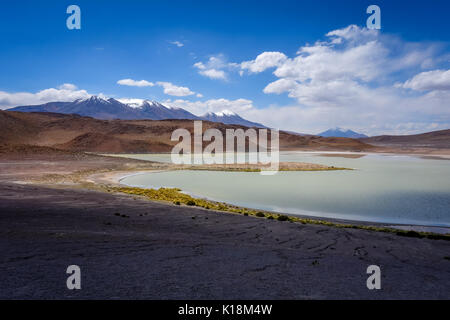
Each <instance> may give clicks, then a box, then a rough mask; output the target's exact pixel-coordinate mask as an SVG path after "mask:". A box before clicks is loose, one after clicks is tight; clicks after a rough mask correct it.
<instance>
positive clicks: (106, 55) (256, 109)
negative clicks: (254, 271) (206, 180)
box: [0, 0, 450, 134]
mask: <svg viewBox="0 0 450 320" xmlns="http://www.w3.org/2000/svg"><path fill="white" fill-rule="evenodd" d="M71 4H76V5H78V6H79V7H80V8H81V30H68V29H67V27H66V19H67V17H68V16H69V15H68V14H67V13H66V8H67V7H68V6H69V5H71ZM371 4H376V5H378V6H379V7H380V8H381V24H382V29H381V30H380V31H379V32H376V33H372V32H368V30H367V29H365V25H366V19H367V17H368V16H369V15H368V14H366V8H367V7H368V6H369V5H371ZM449 10H450V4H449V3H448V1H392V0H391V1H362V0H360V1H356V0H355V1H352V0H345V1H317V0H316V1H299V0H297V1H282V0H278V1H261V0H258V1H256V0H252V1H243V0H241V1H230V0H228V1H216V0H210V1H187V0H185V1H143V0H142V1H103V0H89V1H80V0H76V1H20V0H19V1H14V2H12V1H11V2H8V3H3V4H2V8H1V10H0V36H1V39H2V41H1V42H2V49H1V50H0V70H1V74H2V76H1V77H0V108H3V109H5V108H7V107H11V106H15V105H20V104H34V103H42V102H47V100H54V99H56V98H58V100H62V99H63V100H64V99H66V100H70V99H75V98H77V97H79V96H80V97H82V96H83V95H89V94H103V95H105V96H108V97H115V98H139V99H151V100H157V101H160V102H165V103H166V104H168V105H174V106H180V107H183V108H186V109H188V110H190V111H191V112H194V113H197V114H199V113H203V112H207V111H221V110H222V109H231V110H233V111H235V112H237V113H239V114H241V115H243V116H245V117H247V118H251V120H254V121H260V122H263V123H266V124H268V125H270V126H273V127H279V128H283V129H289V130H296V131H300V132H312V133H316V132H319V131H321V130H324V129H327V128H328V127H334V126H341V127H349V128H352V129H355V130H359V131H362V132H365V133H368V134H380V133H412V132H423V131H429V130H433V129H444V128H448V127H450V124H449V123H450V113H449V110H448V109H449V104H448V103H447V102H446V101H449V100H448V98H449V95H450V72H447V71H448V70H449V65H450V58H449V57H450V56H449V46H448V43H449V40H450V39H449V38H450V32H449V30H450V22H449V20H448V17H447V16H448V12H449ZM335 30H341V32H335V33H332V34H329V32H332V31H335ZM327 34H328V36H327ZM336 39H340V40H336ZM334 40H335V41H334ZM333 41H334V42H333ZM338 42H339V43H338ZM300 48H303V50H300ZM299 50H300V51H301V52H300V53H299ZM368 52H370V54H369V53H368ZM264 53H266V54H264ZM257 57H260V59H259V60H258V59H257ZM302 57H303V58H305V59H303V58H302ZM324 70H325V71H324ZM125 79H128V80H130V79H131V80H135V81H141V80H145V81H146V82H141V83H140V84H141V86H136V84H137V83H135V82H131V81H128V82H127V81H122V82H121V83H122V85H121V84H119V83H118V81H120V80H125ZM436 79H438V80H439V81H437V80H436ZM436 81H437V82H436ZM124 83H125V84H128V85H124ZM144 83H145V84H147V85H143V84H144ZM64 84H66V85H64ZM130 84H134V85H133V86H130Z"/></svg>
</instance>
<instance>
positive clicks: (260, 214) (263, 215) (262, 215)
mask: <svg viewBox="0 0 450 320" xmlns="http://www.w3.org/2000/svg"><path fill="white" fill-rule="evenodd" d="M256 216H257V217H260V218H262V217H265V216H266V215H265V214H264V212H261V211H259V212H257V213H256Z"/></svg>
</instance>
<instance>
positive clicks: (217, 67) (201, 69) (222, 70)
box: [194, 54, 238, 80]
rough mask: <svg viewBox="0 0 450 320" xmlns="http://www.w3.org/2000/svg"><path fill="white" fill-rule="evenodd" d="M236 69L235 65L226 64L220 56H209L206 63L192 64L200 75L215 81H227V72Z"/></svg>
mask: <svg viewBox="0 0 450 320" xmlns="http://www.w3.org/2000/svg"><path fill="white" fill-rule="evenodd" d="M237 67H238V65H237V64H236V63H228V62H227V61H226V59H225V57H224V56H223V55H222V54H219V55H216V56H211V57H210V58H209V59H208V61H207V62H197V63H195V64H194V68H196V69H198V73H199V74H200V75H202V76H205V77H207V78H210V79H215V80H227V78H228V71H230V70H232V69H235V68H237Z"/></svg>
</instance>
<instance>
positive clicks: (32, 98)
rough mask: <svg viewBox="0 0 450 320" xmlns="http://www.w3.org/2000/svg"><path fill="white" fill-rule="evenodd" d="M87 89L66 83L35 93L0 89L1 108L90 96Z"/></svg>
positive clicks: (65, 100)
mask: <svg viewBox="0 0 450 320" xmlns="http://www.w3.org/2000/svg"><path fill="white" fill-rule="evenodd" d="M90 96H91V94H89V93H88V92H87V91H86V90H79V89H78V88H77V87H76V86H75V85H73V84H70V83H65V84H62V85H60V86H59V87H58V88H48V89H44V90H41V91H38V92H35V93H31V92H14V93H10V92H5V91H0V109H8V108H12V107H17V106H25V105H37V104H43V103H47V102H53V101H61V102H68V101H74V100H76V99H83V98H88V97H90Z"/></svg>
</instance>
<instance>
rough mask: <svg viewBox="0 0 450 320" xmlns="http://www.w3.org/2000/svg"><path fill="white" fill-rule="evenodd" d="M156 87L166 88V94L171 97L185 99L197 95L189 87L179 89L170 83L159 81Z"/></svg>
mask: <svg viewBox="0 0 450 320" xmlns="http://www.w3.org/2000/svg"><path fill="white" fill-rule="evenodd" d="M156 85H158V86H160V87H163V88H164V93H165V94H167V95H170V96H176V97H185V96H190V95H193V94H195V92H193V91H191V90H190V89H189V88H188V87H179V86H176V85H174V84H173V83H170V82H164V81H158V82H156Z"/></svg>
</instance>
